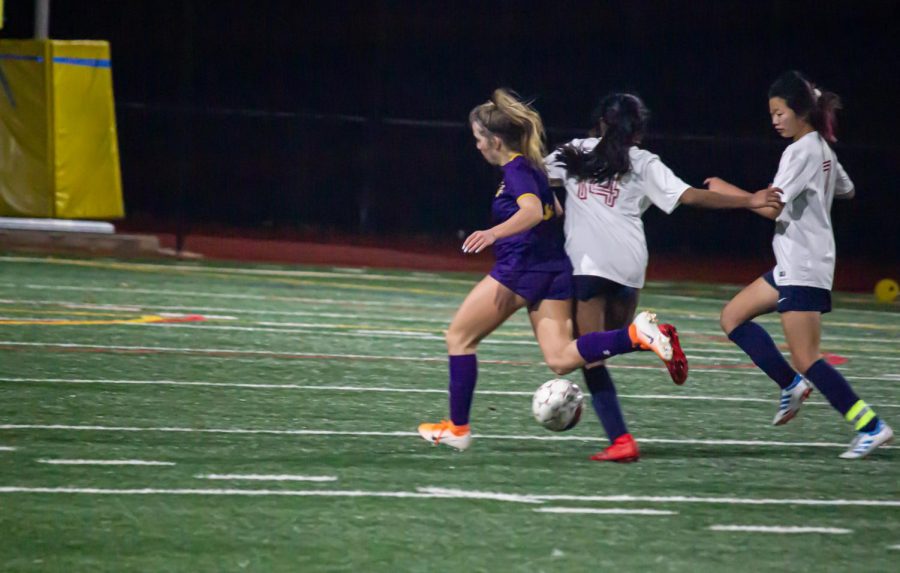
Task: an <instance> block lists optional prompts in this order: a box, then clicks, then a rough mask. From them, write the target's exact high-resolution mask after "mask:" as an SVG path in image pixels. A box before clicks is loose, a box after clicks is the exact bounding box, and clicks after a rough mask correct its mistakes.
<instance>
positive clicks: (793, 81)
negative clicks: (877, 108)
mask: <svg viewBox="0 0 900 573" xmlns="http://www.w3.org/2000/svg"><path fill="white" fill-rule="evenodd" d="M773 97H778V98H781V99H783V100H784V101H785V102H786V103H787V105H788V107H789V108H791V110H793V112H794V113H795V114H797V117H801V118H805V119H806V120H807V121H808V122H809V124H810V125H811V126H812V127H813V129H815V130H816V131H818V132H819V134H820V135H821V136H822V138H824V139H825V141H827V142H828V143H834V142H835V141H837V138H836V137H835V127H837V110H839V109H841V107H842V106H841V98H840V96H838V95H837V94H836V93H834V92H830V91H825V90H819V89H818V88H817V87H816V85H815V84H814V83H812V82H810V81H809V80H808V79H806V76H804V75H803V74H802V73H800V72H798V71H797V70H791V71H789V72H785V73H783V74H781V75H780V76H778V79H777V80H775V82H773V83H772V86H771V87H770V88H769V99H771V98H773Z"/></svg>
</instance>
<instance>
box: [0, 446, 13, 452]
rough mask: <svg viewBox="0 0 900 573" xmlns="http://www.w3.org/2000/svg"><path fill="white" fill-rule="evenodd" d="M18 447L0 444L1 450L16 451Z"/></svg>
mask: <svg viewBox="0 0 900 573" xmlns="http://www.w3.org/2000/svg"><path fill="white" fill-rule="evenodd" d="M14 451H16V448H14V447H12V446H0V452H14Z"/></svg>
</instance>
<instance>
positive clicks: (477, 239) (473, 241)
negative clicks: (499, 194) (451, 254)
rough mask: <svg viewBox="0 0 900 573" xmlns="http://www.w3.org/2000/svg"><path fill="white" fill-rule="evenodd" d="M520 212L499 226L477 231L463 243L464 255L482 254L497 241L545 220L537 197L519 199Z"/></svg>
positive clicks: (529, 196) (529, 195)
mask: <svg viewBox="0 0 900 573" xmlns="http://www.w3.org/2000/svg"><path fill="white" fill-rule="evenodd" d="M517 202H518V204H519V210H518V211H516V214H515V215H513V216H512V217H510V218H509V219H507V220H506V221H503V222H502V223H500V224H499V225H497V226H495V227H492V228H490V229H486V230H483V231H475V232H474V233H472V234H471V235H469V236H468V237H467V238H466V240H465V241H464V242H463V246H462V250H463V252H464V253H480V252H481V251H483V250H484V249H485V248H487V247H490V246H491V245H493V244H494V242H495V241H496V240H497V239H502V238H503V237H509V236H510V235H515V234H516V233H521V232H522V231H527V230H528V229H530V228H532V227H534V226H535V225H537V224H538V223H540V222H541V221H542V220H543V218H544V208H543V206H542V204H541V200H540V199H538V198H537V196H536V195H532V194H530V193H529V194H527V195H522V196H521V197H519V199H518V201H517Z"/></svg>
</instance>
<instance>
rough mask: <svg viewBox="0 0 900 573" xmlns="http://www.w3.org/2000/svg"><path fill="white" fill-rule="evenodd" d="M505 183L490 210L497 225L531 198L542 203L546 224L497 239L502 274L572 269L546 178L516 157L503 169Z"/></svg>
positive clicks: (502, 184) (543, 222)
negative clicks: (505, 272)
mask: <svg viewBox="0 0 900 573" xmlns="http://www.w3.org/2000/svg"><path fill="white" fill-rule="evenodd" d="M502 169H503V183H501V184H500V188H499V189H497V194H496V195H495V196H494V203H493V206H492V209H491V213H492V217H493V223H494V224H495V225H497V224H499V223H502V222H503V221H506V220H507V219H509V218H510V217H512V216H513V215H515V214H516V212H517V211H518V210H519V205H518V203H517V202H516V201H517V200H518V199H519V197H521V196H523V195H528V194H532V195H534V196H536V197H537V198H538V199H540V201H541V205H542V206H543V208H544V220H543V221H541V222H540V223H538V224H537V225H535V226H534V227H532V228H530V229H528V230H527V231H523V232H521V233H518V234H516V235H510V236H509V237H504V238H502V239H498V240H497V242H496V243H494V256H495V257H496V259H497V262H496V263H495V265H494V269H495V270H499V271H532V272H534V271H537V272H558V271H564V270H566V269H569V268H570V263H569V258H568V256H567V255H566V250H565V238H564V235H563V229H562V220H561V218H560V217H557V216H556V212H555V210H554V200H553V192H552V191H550V185H549V183H548V181H547V175H546V174H545V173H544V172H543V171H541V170H539V169H536V168H535V167H534V166H532V165H531V164H530V163H529V162H528V160H527V159H525V158H524V157H523V156H521V155H520V156H517V157H516V158H514V159H513V160H512V161H510V162H508V163H507V164H506V165H504V166H503V167H502Z"/></svg>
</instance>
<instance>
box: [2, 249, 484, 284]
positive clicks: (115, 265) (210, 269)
mask: <svg viewBox="0 0 900 573" xmlns="http://www.w3.org/2000/svg"><path fill="white" fill-rule="evenodd" d="M0 261H7V262H11V263H43V264H53V265H63V266H77V267H92V268H102V269H110V268H111V269H115V270H127V271H165V272H171V271H178V272H188V273H222V274H233V275H250V276H274V277H304V278H341V279H345V278H348V276H347V275H348V273H347V272H333V271H332V272H328V271H298V270H283V269H254V268H250V269H248V268H235V267H216V266H212V265H203V266H201V265H183V264H172V265H159V264H152V263H132V262H103V261H83V260H72V259H42V258H39V257H8V256H7V257H0ZM349 273H352V275H353V278H357V277H359V278H363V279H367V280H372V281H396V282H415V283H421V282H426V281H427V282H439V283H447V284H460V285H472V284H474V281H473V280H468V279H452V278H446V277H442V276H439V275H427V276H412V277H411V276H410V275H411V273H398V274H397V275H384V274H372V273H369V272H366V271H362V272H360V269H355V270H352V271H349Z"/></svg>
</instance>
